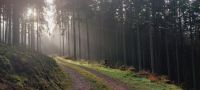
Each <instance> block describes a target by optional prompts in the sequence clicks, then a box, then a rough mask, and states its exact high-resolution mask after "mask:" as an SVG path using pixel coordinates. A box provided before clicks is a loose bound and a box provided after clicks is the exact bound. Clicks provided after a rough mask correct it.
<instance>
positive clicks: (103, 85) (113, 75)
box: [55, 57, 181, 90]
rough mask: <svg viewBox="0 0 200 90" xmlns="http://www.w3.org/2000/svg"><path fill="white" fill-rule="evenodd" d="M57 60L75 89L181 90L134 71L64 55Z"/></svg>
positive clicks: (56, 58)
mask: <svg viewBox="0 0 200 90" xmlns="http://www.w3.org/2000/svg"><path fill="white" fill-rule="evenodd" d="M55 60H56V61H57V63H58V64H59V65H60V67H61V68H62V69H63V71H65V72H66V74H68V75H69V77H70V78H71V81H72V89H73V90H181V88H180V87H178V86H176V85H173V84H167V83H161V82H151V81H150V80H148V79H147V78H145V77H140V76H137V75H136V74H134V73H132V72H131V73H130V72H128V71H121V70H119V69H111V68H107V67H105V66H103V65H99V64H92V63H88V62H86V61H72V60H67V59H64V58H62V57H55Z"/></svg>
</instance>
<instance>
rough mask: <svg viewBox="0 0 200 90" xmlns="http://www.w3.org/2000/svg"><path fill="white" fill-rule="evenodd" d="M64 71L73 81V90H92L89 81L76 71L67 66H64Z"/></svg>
mask: <svg viewBox="0 0 200 90" xmlns="http://www.w3.org/2000/svg"><path fill="white" fill-rule="evenodd" d="M61 67H62V69H63V70H64V71H65V72H67V73H68V74H69V76H70V78H71V80H72V89H73V90H91V88H90V87H91V85H90V83H89V81H88V80H87V79H86V78H85V77H84V76H82V75H81V74H79V73H78V72H77V71H76V70H74V69H71V68H69V67H67V66H64V65H62V66H61Z"/></svg>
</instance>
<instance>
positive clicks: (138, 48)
mask: <svg viewBox="0 0 200 90" xmlns="http://www.w3.org/2000/svg"><path fill="white" fill-rule="evenodd" d="M136 29H137V54H138V65H139V70H142V59H141V42H140V31H139V26H138V25H137V27H136Z"/></svg>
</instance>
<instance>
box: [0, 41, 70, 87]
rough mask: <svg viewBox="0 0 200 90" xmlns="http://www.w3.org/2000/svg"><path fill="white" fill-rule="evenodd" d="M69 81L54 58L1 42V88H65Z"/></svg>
mask: <svg viewBox="0 0 200 90" xmlns="http://www.w3.org/2000/svg"><path fill="white" fill-rule="evenodd" d="M68 81H70V80H69V79H68V78H67V77H66V76H65V74H64V73H63V72H62V71H61V70H60V68H59V66H58V65H57V64H56V62H55V61H54V60H53V59H52V58H49V57H47V56H45V55H42V54H40V53H37V52H32V51H28V50H25V49H23V48H14V47H8V46H6V45H2V44H0V89H3V90H13V89H15V90H16V89H17V90H35V89H37V90H38V89H39V90H41V89H42V90H63V89H66V88H69V87H68V86H70V85H67V84H68V83H66V82H68Z"/></svg>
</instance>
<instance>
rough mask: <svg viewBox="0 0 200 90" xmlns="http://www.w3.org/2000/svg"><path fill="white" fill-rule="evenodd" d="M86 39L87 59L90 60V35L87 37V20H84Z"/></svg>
mask: <svg viewBox="0 0 200 90" xmlns="http://www.w3.org/2000/svg"><path fill="white" fill-rule="evenodd" d="M86 37H87V59H90V35H89V26H88V18H86Z"/></svg>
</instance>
